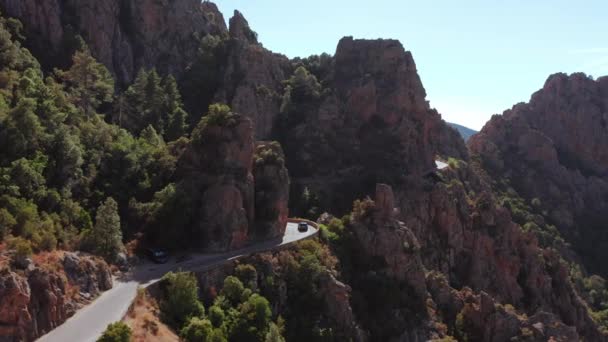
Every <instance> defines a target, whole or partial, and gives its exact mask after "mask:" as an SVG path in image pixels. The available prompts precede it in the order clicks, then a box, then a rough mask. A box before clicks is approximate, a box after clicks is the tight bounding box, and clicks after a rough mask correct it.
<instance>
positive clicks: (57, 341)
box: [38, 222, 318, 342]
mask: <svg viewBox="0 0 608 342" xmlns="http://www.w3.org/2000/svg"><path fill="white" fill-rule="evenodd" d="M317 232H318V230H317V229H316V228H315V227H313V226H312V225H309V226H308V231H307V232H303V233H302V232H299V231H298V225H297V223H291V222H290V223H288V224H287V228H286V230H285V235H284V236H283V238H282V239H275V240H270V241H264V242H260V243H256V244H254V245H251V246H248V247H245V248H243V249H240V250H236V251H231V252H227V253H222V254H197V255H192V257H191V258H189V259H188V260H185V261H181V262H178V261H175V260H169V262H168V263H166V264H160V265H159V264H152V263H146V264H142V265H138V266H137V267H135V268H134V269H133V270H132V271H131V272H129V273H128V274H126V275H125V276H123V277H120V278H116V279H115V280H114V287H113V288H112V289H110V290H108V291H106V292H104V293H103V294H102V295H101V296H99V298H97V299H96V300H95V301H93V302H92V303H91V304H89V305H87V306H85V307H84V308H82V309H81V310H80V311H78V312H77V313H76V314H75V315H74V316H72V317H71V318H70V319H68V320H67V321H66V322H65V323H63V324H62V325H60V326H58V327H57V328H55V329H53V330H52V331H51V332H49V333H48V334H46V335H44V336H42V337H41V338H40V339H39V340H38V341H44V342H72V341H74V342H87V341H95V340H97V338H99V336H101V334H102V333H103V331H104V330H105V329H106V327H107V326H108V324H110V323H114V322H116V321H119V320H121V319H122V317H123V316H124V315H125V313H126V312H127V310H128V308H129V306H130V305H131V302H132V301H133V299H134V298H135V296H136V295H137V288H138V287H140V286H143V287H145V286H149V285H151V284H153V283H155V282H157V281H159V280H160V279H161V278H162V276H163V275H164V274H165V273H167V272H170V271H177V270H183V271H193V272H196V271H204V270H206V269H209V268H212V267H214V266H217V265H220V264H223V263H226V262H229V261H232V260H235V259H238V258H241V257H244V256H248V255H251V254H254V253H258V252H264V251H269V250H272V249H276V248H279V247H282V246H285V245H289V244H292V243H294V242H296V241H299V240H302V239H306V238H309V237H312V236H314V235H316V234H317Z"/></svg>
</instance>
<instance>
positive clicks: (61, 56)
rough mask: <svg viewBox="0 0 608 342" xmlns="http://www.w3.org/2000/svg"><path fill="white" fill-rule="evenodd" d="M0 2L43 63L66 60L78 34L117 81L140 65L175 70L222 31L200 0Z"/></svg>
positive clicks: (215, 16)
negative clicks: (202, 42) (204, 41)
mask: <svg viewBox="0 0 608 342" xmlns="http://www.w3.org/2000/svg"><path fill="white" fill-rule="evenodd" d="M0 7H1V8H2V9H3V12H4V13H5V14H7V15H9V16H12V17H16V18H18V19H20V20H21V21H22V22H23V23H24V27H25V32H26V35H27V37H28V40H27V44H26V45H27V47H28V48H30V49H31V51H32V52H33V53H34V55H35V56H36V57H38V59H39V60H40V61H42V63H43V64H44V65H45V66H46V67H47V68H50V67H56V66H65V65H66V63H67V62H69V61H70V56H71V53H72V52H73V50H74V44H75V39H76V36H77V35H80V36H82V38H83V39H84V40H85V42H86V43H87V44H88V46H89V47H90V49H91V52H92V54H93V56H94V57H95V58H97V59H98V60H99V61H100V62H102V63H103V64H105V65H106V67H108V69H110V71H112V72H113V73H114V74H115V75H116V77H117V79H118V81H119V83H121V84H127V83H130V82H131V81H132V80H133V79H134V77H135V74H136V73H137V71H138V70H139V69H140V68H142V67H143V68H147V69H149V68H152V67H156V68H157V69H158V70H159V71H160V72H162V73H172V74H175V75H180V74H181V73H182V72H183V71H184V70H185V68H186V67H187V66H188V64H189V63H191V62H192V60H193V59H194V57H195V56H196V54H197V49H198V47H199V45H200V39H201V38H203V37H204V36H205V35H207V34H225V33H226V32H227V28H226V24H225V22H224V18H223V16H222V14H221V13H220V12H219V11H218V9H217V7H216V6H215V4H213V3H210V2H207V1H205V2H202V3H201V1H199V0H184V1H156V0H129V1H118V0H104V1H90V0H85V1H81V0H78V1H76V0H41V1H39V0H25V1H21V0H2V1H0Z"/></svg>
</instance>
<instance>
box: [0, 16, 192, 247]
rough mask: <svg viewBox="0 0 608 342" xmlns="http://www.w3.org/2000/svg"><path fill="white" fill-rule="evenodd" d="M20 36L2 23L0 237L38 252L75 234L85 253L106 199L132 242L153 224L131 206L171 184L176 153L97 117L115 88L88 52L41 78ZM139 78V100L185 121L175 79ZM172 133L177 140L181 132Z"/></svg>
mask: <svg viewBox="0 0 608 342" xmlns="http://www.w3.org/2000/svg"><path fill="white" fill-rule="evenodd" d="M19 31H20V25H19V24H18V23H17V22H14V21H10V20H9V21H6V20H5V19H1V18H0V59H1V60H2V63H0V145H2V146H3V148H2V150H1V151H0V208H2V209H4V210H3V211H2V212H0V215H1V217H0V220H1V221H2V222H0V235H2V236H3V237H4V236H8V235H9V234H12V235H14V236H18V237H21V238H25V239H27V240H29V241H30V242H31V245H32V249H33V250H34V251H36V252H37V251H41V250H51V249H53V248H55V247H59V248H64V249H72V248H75V247H78V246H79V245H80V244H79V242H80V238H81V237H83V241H82V242H83V244H82V246H84V247H86V246H87V242H88V241H87V240H88V239H89V238H90V237H91V236H94V235H95V234H92V233H94V231H95V229H93V225H92V220H91V217H92V216H93V215H94V214H95V213H96V210H97V208H98V207H100V205H101V204H102V202H103V201H105V200H106V198H108V197H112V198H114V199H115V200H116V208H117V211H116V212H117V215H118V216H115V215H112V216H113V217H114V220H113V221H114V222H121V226H122V227H120V229H119V230H118V231H115V235H114V236H119V234H120V233H121V230H122V231H124V232H125V235H126V236H130V233H133V232H134V231H135V229H134V228H140V227H142V226H143V225H142V222H145V221H147V220H148V219H149V218H147V217H138V218H137V220H132V215H130V212H129V210H128V209H129V206H128V204H129V201H131V200H132V199H133V200H135V201H143V202H147V201H150V200H152V198H153V196H154V193H155V192H158V191H160V190H161V189H163V188H164V187H165V186H167V184H169V180H170V177H171V176H172V174H173V171H174V168H175V163H176V156H175V155H172V154H171V153H170V150H169V147H168V146H167V145H166V144H165V143H164V139H163V137H162V135H159V132H158V131H157V130H156V129H152V128H151V129H147V130H145V132H143V134H142V135H141V137H140V138H135V137H133V136H132V135H131V134H129V133H128V132H126V131H125V130H122V129H120V128H119V127H117V126H114V125H110V124H107V123H106V122H104V121H103V120H102V118H101V116H100V115H97V114H108V113H109V109H110V103H111V100H112V97H113V95H114V88H113V83H114V81H113V80H112V78H111V75H110V74H109V72H108V71H107V69H105V67H103V66H102V65H101V64H100V63H98V62H97V61H95V59H94V58H93V57H92V56H91V54H90V52H89V51H88V49H87V48H86V47H85V46H84V45H82V46H81V47H80V48H79V49H78V50H77V51H76V53H75V54H74V56H73V60H72V65H71V66H70V67H69V68H68V69H67V70H64V71H59V70H58V71H55V72H54V73H53V74H51V75H47V76H46V77H45V75H44V74H43V72H42V71H41V70H40V66H39V65H38V63H37V62H36V61H35V60H34V59H33V58H32V57H31V55H30V54H29V52H27V50H25V49H23V48H21V46H20V42H19V41H17V39H16V38H18V39H21V38H19V37H17V36H18V35H19ZM148 79H151V81H150V82H148ZM144 80H145V81H146V82H145V84H144V85H143V86H142V87H141V88H142V90H141V93H139V94H141V95H142V96H141V100H142V101H143V100H145V99H146V97H145V96H146V90H147V91H148V94H147V95H148V97H147V99H149V100H151V99H154V100H155V101H157V102H158V103H155V104H154V107H155V108H157V109H158V111H157V112H161V113H165V112H170V113H171V114H175V115H174V116H175V117H176V118H177V121H180V120H181V121H184V120H185V119H184V118H180V116H184V115H185V113H183V112H181V111H180V110H182V109H181V102H180V96H179V93H178V92H177V88H176V86H175V81H174V80H173V79H172V78H170V77H168V78H165V80H163V81H161V80H160V79H159V78H158V75H156V76H155V75H154V74H153V73H151V74H150V75H148V74H146V78H145V79H144ZM148 83H150V84H152V85H154V87H152V86H149V87H145V85H147V84H148ZM135 88H137V85H136V86H135ZM152 93H155V94H154V96H152ZM165 93H166V94H167V96H159V95H164V94H165ZM119 98H122V99H124V98H125V96H120V97H119ZM159 99H160V100H159ZM115 102H116V103H118V102H119V101H115ZM118 107H120V106H118ZM118 109H120V108H117V109H116V110H117V111H118ZM155 115H157V113H156V112H154V113H151V114H150V115H148V117H152V118H153V117H155ZM152 121H154V120H152ZM152 127H154V126H152ZM175 127H176V130H175V132H176V133H174V135H175V136H177V135H181V134H182V133H184V127H183V126H180V124H177V125H176V126H175ZM143 128H145V127H142V130H143ZM120 216H122V218H123V219H122V220H120V219H119V217H120ZM115 226H116V225H114V227H115ZM96 228H97V227H96ZM83 232H86V233H83ZM119 240H120V239H114V241H119ZM114 245H118V242H117V243H116V244H114ZM89 247H91V246H89ZM89 249H90V250H93V249H94V248H92V247H91V248H89ZM102 249H104V250H105V247H104V248H102ZM98 252H99V253H100V254H103V255H105V256H106V257H111V255H109V254H107V251H101V250H100V251H98ZM110 254H114V252H112V253H110Z"/></svg>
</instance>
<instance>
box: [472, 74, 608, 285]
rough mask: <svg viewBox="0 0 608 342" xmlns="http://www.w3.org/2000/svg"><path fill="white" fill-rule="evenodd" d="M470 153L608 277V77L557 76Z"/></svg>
mask: <svg viewBox="0 0 608 342" xmlns="http://www.w3.org/2000/svg"><path fill="white" fill-rule="evenodd" d="M469 147H470V149H471V151H472V153H473V154H475V155H478V156H479V157H480V159H481V162H482V164H483V166H484V168H485V169H486V170H487V171H488V172H489V173H490V174H491V175H492V176H493V177H495V178H497V179H506V180H507V181H508V183H509V184H510V185H511V186H512V187H513V188H514V189H515V190H516V191H517V192H518V193H519V194H520V195H521V196H522V197H523V198H525V199H526V200H527V201H528V202H532V201H533V200H534V201H535V205H537V206H538V207H539V210H540V211H542V213H543V216H544V218H545V219H546V220H547V221H548V222H549V223H551V224H553V225H555V226H557V228H558V229H559V231H560V233H561V234H562V235H563V237H564V238H565V239H566V241H568V242H570V243H571V244H572V246H573V248H574V249H575V250H576V251H577V252H578V253H579V254H580V256H582V257H583V259H584V261H585V265H586V266H587V267H588V268H589V269H590V270H592V271H594V272H600V273H601V274H604V275H605V274H606V269H605V268H604V267H603V260H605V258H606V257H607V256H608V255H607V254H606V248H603V247H602V246H605V245H606V242H607V241H608V235H606V234H607V233H606V230H605V223H606V220H607V216H606V212H607V210H608V197H607V194H608V78H600V79H598V80H597V81H594V80H592V79H590V78H589V77H587V76H585V75H584V74H572V75H570V76H567V75H565V74H555V75H553V76H551V77H549V79H548V80H547V82H546V83H545V85H544V87H543V89H541V90H539V91H538V92H536V93H535V94H534V95H532V98H531V99H530V102H529V103H522V104H518V105H516V106H514V107H513V108H512V109H510V110H507V111H505V113H504V114H503V115H501V116H494V117H493V118H492V120H490V121H489V122H488V123H487V124H486V125H485V127H484V128H483V129H482V131H481V132H480V133H479V134H478V135H476V136H474V137H473V138H472V139H471V140H470V141H469Z"/></svg>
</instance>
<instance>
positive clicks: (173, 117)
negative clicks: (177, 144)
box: [162, 75, 188, 141]
mask: <svg viewBox="0 0 608 342" xmlns="http://www.w3.org/2000/svg"><path fill="white" fill-rule="evenodd" d="M162 86H163V90H164V96H165V98H164V103H163V112H164V113H165V115H166V120H165V121H166V122H167V129H166V132H165V133H166V134H165V136H166V138H167V141H173V140H176V139H179V138H180V137H181V136H182V135H184V134H185V133H186V132H187V130H188V124H187V122H188V113H186V111H185V110H184V109H183V103H182V99H181V95H180V93H179V90H178V88H177V82H175V78H174V77H173V76H171V75H169V76H167V77H166V78H165V79H164V80H163V84H162Z"/></svg>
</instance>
